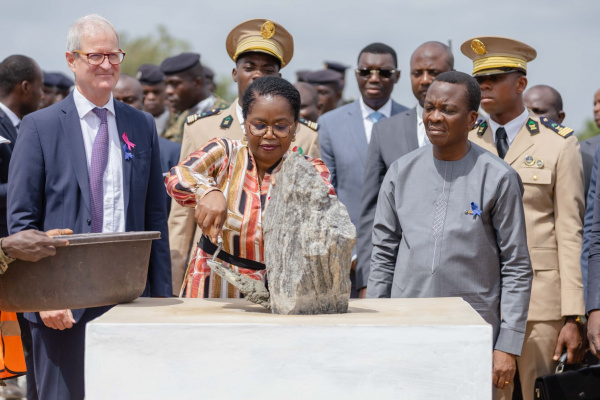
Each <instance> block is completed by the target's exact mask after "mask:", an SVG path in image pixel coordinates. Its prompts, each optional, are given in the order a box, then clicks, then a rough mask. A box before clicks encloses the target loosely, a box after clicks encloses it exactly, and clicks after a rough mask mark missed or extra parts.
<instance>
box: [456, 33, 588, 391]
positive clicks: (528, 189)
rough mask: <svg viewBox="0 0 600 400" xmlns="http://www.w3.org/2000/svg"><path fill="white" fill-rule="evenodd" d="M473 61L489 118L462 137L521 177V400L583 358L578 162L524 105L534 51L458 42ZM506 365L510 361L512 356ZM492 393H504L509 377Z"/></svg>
mask: <svg viewBox="0 0 600 400" xmlns="http://www.w3.org/2000/svg"><path fill="white" fill-rule="evenodd" d="M461 51H462V53H463V54H464V55H466V56H467V57H469V58H470V59H472V60H473V76H474V77H475V79H476V80H477V82H478V83H479V86H480V87H481V107H482V108H483V109H484V110H485V111H486V112H487V113H488V114H489V118H488V119H487V120H485V121H483V122H481V123H480V124H479V125H478V126H476V127H475V129H473V130H472V131H471V132H470V133H469V140H470V141H471V142H473V143H475V144H477V145H479V146H481V147H483V148H484V149H486V150H489V151H490V152H492V153H493V154H495V155H498V156H499V157H500V158H503V159H504V161H506V162H507V163H508V164H510V165H511V166H512V167H513V168H514V169H515V170H516V171H517V172H518V173H519V176H520V177H521V180H522V181H523V186H524V188H525V191H524V193H523V206H524V209H525V221H526V228H527V246H528V248H529V253H530V256H531V265H532V267H533V270H534V275H533V286H532V290H531V300H530V304H529V315H528V318H527V327H526V330H525V332H515V333H518V334H521V335H524V337H525V342H524V344H523V351H522V353H521V357H519V358H517V359H516V364H517V366H518V371H519V378H520V381H521V392H522V394H523V399H524V400H533V395H534V383H535V379H536V378H537V377H538V376H542V375H547V374H549V373H552V372H553V371H554V369H555V368H556V364H557V360H558V358H559V357H560V355H561V353H562V352H563V351H567V353H568V358H567V363H573V362H579V361H580V360H581V358H582V356H583V351H582V350H583V348H582V347H583V346H582V335H581V332H580V328H581V327H580V326H579V325H580V323H579V321H580V320H581V319H580V318H578V316H580V315H583V313H584V303H583V284H582V279H581V269H580V265H579V257H580V252H581V242H582V240H581V235H582V218H583V212H584V202H583V168H582V163H581V155H580V153H579V145H578V142H577V139H576V138H575V136H574V135H573V130H572V129H570V128H567V127H564V126H561V125H559V124H558V123H557V122H554V121H552V120H550V119H549V118H547V117H537V116H535V115H534V114H532V113H530V111H529V110H527V108H526V107H525V105H524V101H523V92H524V91H525V88H526V87H527V76H526V74H527V63H528V62H530V61H532V60H533V59H535V57H536V55H537V53H536V51H535V49H533V48H532V47H531V46H529V45H527V44H525V43H522V42H519V41H516V40H513V39H508V38H502V37H494V36H488V37H478V38H474V39H471V40H467V41H466V42H465V43H463V45H462V46H461ZM512 362H513V363H514V360H513V361H512ZM508 381H509V382H508V383H507V384H506V385H502V383H501V382H500V387H503V388H504V389H503V390H502V391H501V393H499V396H498V398H499V399H511V398H512V392H513V385H512V379H509V380H508Z"/></svg>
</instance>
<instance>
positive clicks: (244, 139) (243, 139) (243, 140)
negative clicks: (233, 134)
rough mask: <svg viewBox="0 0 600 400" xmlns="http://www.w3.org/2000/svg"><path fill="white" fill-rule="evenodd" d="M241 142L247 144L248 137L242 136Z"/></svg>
mask: <svg viewBox="0 0 600 400" xmlns="http://www.w3.org/2000/svg"><path fill="white" fill-rule="evenodd" d="M242 144H244V145H246V144H248V139H247V138H246V135H244V137H243V138H242Z"/></svg>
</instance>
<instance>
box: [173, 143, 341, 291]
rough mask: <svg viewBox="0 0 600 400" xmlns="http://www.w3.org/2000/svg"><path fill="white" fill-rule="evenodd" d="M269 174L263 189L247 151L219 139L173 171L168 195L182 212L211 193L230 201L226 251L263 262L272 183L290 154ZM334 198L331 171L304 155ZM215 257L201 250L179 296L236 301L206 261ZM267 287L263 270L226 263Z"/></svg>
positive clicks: (224, 245) (225, 232) (193, 258)
mask: <svg viewBox="0 0 600 400" xmlns="http://www.w3.org/2000/svg"><path fill="white" fill-rule="evenodd" d="M291 151H297V148H293V149H291V150H289V151H288V153H286V154H285V155H284V156H283V157H282V159H281V160H280V161H279V162H278V163H276V164H275V165H274V166H273V167H271V168H270V169H269V170H268V171H267V172H266V173H265V176H264V178H263V181H262V186H260V187H259V181H258V171H257V169H256V163H255V161H254V157H253V156H252V154H251V153H250V151H249V149H248V147H247V146H246V145H244V144H243V143H242V142H240V141H237V140H230V139H226V138H215V139H213V140H211V141H210V142H208V143H207V144H206V145H205V146H204V147H203V148H202V149H200V150H197V151H195V152H194V153H192V154H190V155H189V156H188V157H187V158H186V159H185V160H183V161H182V162H181V163H180V164H179V165H177V166H175V167H173V168H172V169H171V171H170V173H169V175H167V177H166V178H165V184H166V185H167V192H168V193H169V195H170V196H171V197H172V198H173V199H174V200H175V201H177V202H178V203H179V204H181V205H182V206H184V207H195V206H196V204H197V201H198V200H201V199H202V198H204V196H206V195H207V194H208V193H210V192H212V191H215V190H219V191H221V192H222V193H223V195H224V196H225V198H226V199H227V217H226V220H225V223H224V224H223V251H225V252H227V253H229V254H232V255H234V256H236V257H240V258H244V259H248V260H252V261H257V262H260V263H264V252H263V237H262V228H261V226H262V216H263V211H264V210H265V207H266V206H267V204H268V202H269V200H270V193H271V187H272V182H274V180H275V176H276V174H277V172H278V171H279V169H280V168H281V164H282V162H283V160H284V159H285V158H286V157H287V155H288V154H289V152H291ZM304 157H305V158H306V160H307V161H308V162H309V163H311V164H312V165H313V166H314V167H315V169H316V170H317V172H319V173H320V174H321V177H322V178H323V181H324V182H325V184H326V185H327V186H328V188H329V194H330V195H332V196H335V190H334V188H333V186H332V185H331V176H330V174H329V170H327V167H326V166H325V164H324V163H323V161H321V160H320V159H318V158H311V157H308V156H304ZM211 257H212V256H211V255H209V254H207V253H205V252H204V251H203V250H202V249H201V248H200V247H198V248H197V249H196V251H195V252H194V254H193V255H192V257H191V259H190V263H189V265H188V268H187V272H186V274H185V278H184V281H183V286H182V288H181V294H182V295H183V296H185V297H210V298H219V297H221V298H236V297H240V293H239V292H238V290H237V289H236V288H235V287H234V286H232V285H230V284H228V283H227V282H226V281H225V280H224V279H221V277H220V276H219V275H217V274H214V273H213V272H212V270H211V269H210V267H209V266H208V263H207V261H208V260H210V258H211ZM223 264H224V265H226V266H229V267H230V268H233V269H235V270H236V271H238V272H240V273H242V274H245V275H248V276H250V277H251V278H253V279H256V280H261V281H263V282H264V279H265V270H262V271H254V270H251V269H245V268H241V267H237V266H234V265H230V264H227V263H223Z"/></svg>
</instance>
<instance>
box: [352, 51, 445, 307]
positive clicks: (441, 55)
mask: <svg viewBox="0 0 600 400" xmlns="http://www.w3.org/2000/svg"><path fill="white" fill-rule="evenodd" d="M453 68H454V57H453V56H452V51H451V50H450V48H449V47H448V46H446V45H445V44H443V43H440V42H426V43H423V44H422V45H421V46H419V47H418V48H417V49H416V50H415V51H414V53H413V54H412V56H411V59H410V81H411V86H412V91H413V94H414V95H415V97H416V98H417V101H418V105H417V106H416V107H414V108H411V109H410V110H405V111H403V112H401V113H399V114H398V115H396V116H393V117H391V118H388V119H384V120H382V121H381V122H379V123H377V124H375V126H374V127H373V133H372V135H371V141H370V142H369V148H368V151H367V161H366V167H365V175H364V176H365V179H364V184H363V191H362V199H361V203H360V225H359V226H358V232H357V243H356V246H357V256H358V258H357V263H356V287H357V288H358V290H359V295H360V297H364V295H365V294H366V286H367V282H368V280H369V272H370V268H371V267H370V266H371V251H372V249H373V245H372V243H371V233H372V229H373V219H374V218H375V208H376V206H377V196H378V194H379V188H380V186H381V182H383V178H384V177H385V174H386V172H387V170H388V168H389V167H390V165H391V164H392V163H393V162H394V161H396V160H397V159H398V158H400V157H402V156H403V155H405V154H408V153H410V152H411V151H413V150H415V149H417V148H419V147H422V146H424V145H426V144H428V143H429V140H428V139H427V135H426V133H425V126H424V124H423V117H422V115H423V102H424V101H425V95H426V94H427V89H428V88H429V85H431V83H432V82H433V80H434V79H435V77H436V76H438V75H439V74H441V73H442V72H446V71H451V70H452V69H453Z"/></svg>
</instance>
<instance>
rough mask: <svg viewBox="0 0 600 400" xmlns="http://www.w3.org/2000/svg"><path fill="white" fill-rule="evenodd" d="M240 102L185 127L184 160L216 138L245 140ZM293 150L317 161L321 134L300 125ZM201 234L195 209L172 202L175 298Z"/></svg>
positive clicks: (170, 232)
mask: <svg viewBox="0 0 600 400" xmlns="http://www.w3.org/2000/svg"><path fill="white" fill-rule="evenodd" d="M237 102H238V99H235V100H234V102H233V103H232V105H231V106H229V108H227V109H225V110H222V111H219V112H216V113H214V114H212V115H209V116H206V117H200V119H198V120H196V121H192V123H191V124H186V125H185V128H184V132H183V142H182V147H181V158H180V160H183V159H184V158H185V157H187V155H188V154H190V153H192V152H194V151H196V150H198V149H199V148H200V147H202V146H203V145H204V144H205V143H206V142H208V141H209V140H211V139H213V138H216V137H227V138H229V139H234V140H241V139H242V138H243V136H244V134H243V133H242V126H241V122H240V121H239V119H238V117H237V114H236V104H237ZM209 114H210V113H209ZM292 146H299V147H301V148H302V150H303V152H304V154H306V155H309V156H311V157H313V158H320V157H321V150H320V147H319V136H318V133H317V131H316V130H313V129H311V128H309V127H308V126H306V125H303V124H301V123H299V124H298V129H297V130H296V141H295V142H293V143H292ZM201 234H202V231H201V230H200V228H199V227H198V226H197V225H196V221H195V220H194V208H186V207H182V206H180V205H179V204H177V203H176V202H172V206H171V213H170V215H169V245H170V247H171V271H172V278H173V294H175V295H178V294H179V291H180V289H181V284H182V283H183V277H184V274H185V270H186V267H187V265H186V259H187V257H188V255H189V254H193V252H194V250H195V248H196V244H197V243H198V240H199V239H200V235H201ZM192 239H193V241H192Z"/></svg>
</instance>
